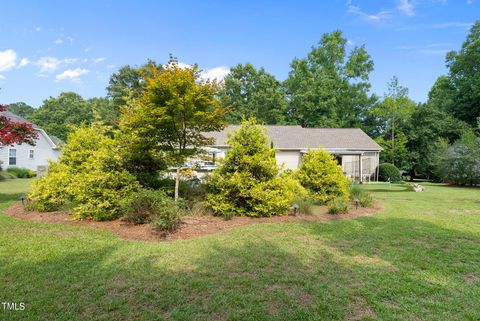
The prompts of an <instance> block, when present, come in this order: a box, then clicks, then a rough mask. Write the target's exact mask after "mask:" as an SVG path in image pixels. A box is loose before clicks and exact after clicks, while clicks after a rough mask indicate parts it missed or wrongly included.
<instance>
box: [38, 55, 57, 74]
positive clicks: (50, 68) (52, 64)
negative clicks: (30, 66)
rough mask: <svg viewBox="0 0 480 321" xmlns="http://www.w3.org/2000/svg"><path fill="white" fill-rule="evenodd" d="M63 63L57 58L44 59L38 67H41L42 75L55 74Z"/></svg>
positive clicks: (39, 60) (39, 62) (39, 61)
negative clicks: (46, 73)
mask: <svg viewBox="0 0 480 321" xmlns="http://www.w3.org/2000/svg"><path fill="white" fill-rule="evenodd" d="M61 63H62V62H61V61H60V60H58V59H57V58H55V57H42V58H40V59H38V60H37V62H36V65H37V66H39V67H40V73H45V72H54V71H55V70H57V68H58V66H59V65H60V64H61Z"/></svg>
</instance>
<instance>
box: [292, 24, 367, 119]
mask: <svg viewBox="0 0 480 321" xmlns="http://www.w3.org/2000/svg"><path fill="white" fill-rule="evenodd" d="M346 45H347V39H345V38H344V37H343V36H342V32H341V31H338V30H337V31H334V32H332V33H330V34H324V35H323V36H322V38H321V40H320V42H319V44H318V46H316V47H313V48H312V50H311V51H310V53H309V54H308V56H307V58H302V59H294V60H293V61H292V63H291V71H290V73H289V76H288V79H287V80H286V81H285V86H286V89H287V94H288V97H289V111H288V115H289V117H290V119H291V120H292V121H294V122H297V123H299V124H300V125H302V126H303V127H361V125H362V119H364V118H365V116H366V113H367V111H368V109H369V108H370V106H371V105H372V103H373V102H372V99H371V98H372V97H370V96H369V94H368V91H369V89H370V83H369V81H368V77H369V74H370V72H371V71H372V70H373V61H372V59H371V57H370V55H369V54H368V53H367V51H366V50H365V47H364V46H361V47H355V48H353V49H352V50H351V52H350V53H349V54H348V56H347V50H346Z"/></svg>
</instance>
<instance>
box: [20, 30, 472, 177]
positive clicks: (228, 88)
mask: <svg viewBox="0 0 480 321" xmlns="http://www.w3.org/2000/svg"><path fill="white" fill-rule="evenodd" d="M479 52H480V21H478V22H477V23H475V25H474V26H473V27H472V28H471V30H470V33H469V34H468V36H467V39H466V40H465V42H464V43H463V45H462V47H461V48H460V50H458V51H451V52H450V53H448V54H447V56H446V66H447V68H448V73H447V74H446V75H441V76H439V78H438V79H437V81H436V82H435V84H434V85H433V87H432V89H431V90H430V93H429V99H428V101H427V102H426V103H415V102H414V101H412V100H411V99H410V98H409V95H408V89H407V88H405V87H403V86H401V85H400V83H399V80H398V79H397V78H396V77H392V79H391V81H390V82H389V84H388V90H387V92H386V93H385V95H384V96H383V97H379V96H377V95H375V94H371V93H370V88H371V84H370V82H369V75H370V73H371V72H372V71H373V69H374V62H373V60H372V58H371V56H370V55H369V54H368V52H367V50H366V49H365V47H364V46H357V47H354V48H352V49H351V50H348V47H347V40H346V38H344V37H343V36H342V33H341V31H334V32H332V33H328V34H324V35H323V36H322V38H321V40H320V41H319V43H318V44H317V45H316V46H314V47H312V49H311V51H310V52H309V53H308V54H307V56H306V57H305V58H300V59H297V58H296V59H294V60H293V61H292V62H291V70H290V72H289V75H288V77H287V79H286V80H285V81H283V82H281V81H279V80H277V79H276V78H275V77H274V76H273V75H272V74H270V73H268V72H267V71H266V70H265V69H264V68H259V69H258V68H255V67H254V66H252V65H251V64H249V63H246V64H239V65H237V66H235V67H232V68H231V72H230V74H229V75H227V76H226V78H225V79H224V82H223V84H222V86H221V90H220V92H218V95H217V96H218V99H219V101H220V103H221V105H222V106H223V108H225V109H228V113H227V114H226V120H227V122H228V123H233V124H238V123H240V122H241V120H242V118H243V117H247V118H248V117H256V118H257V120H258V121H259V122H262V123H264V124H268V125H271V124H287V125H301V126H303V127H359V128H362V129H363V130H364V131H365V132H367V133H368V134H369V135H370V136H371V137H374V138H375V140H376V141H377V142H378V143H379V144H380V145H381V146H382V147H383V148H384V152H382V153H381V158H382V159H381V160H382V161H383V162H389V163H392V164H394V165H395V166H397V167H399V168H400V169H402V170H403V171H404V172H407V173H408V174H409V175H410V176H411V177H412V178H413V177H425V178H437V179H447V178H446V177H445V176H444V177H440V175H439V174H438V173H439V172H440V170H439V166H440V165H439V160H438V157H436V153H437V151H438V146H439V144H444V145H445V144H446V145H447V146H449V150H451V149H454V148H455V145H454V143H455V142H457V141H459V140H460V139H461V138H462V137H466V136H469V137H476V138H474V140H475V139H477V140H478V134H479V131H480V127H479V126H480V125H479V124H480V72H479V70H480V56H479V54H478V53H479ZM162 68H163V66H162V64H157V63H156V62H154V61H148V63H147V64H145V65H144V66H140V67H132V66H125V67H122V68H121V69H120V70H119V71H118V72H116V73H114V74H113V75H112V76H111V78H110V82H109V86H108V87H107V97H106V98H93V99H89V100H84V99H83V98H82V97H80V96H79V95H77V94H74V93H62V94H61V95H60V96H59V97H58V98H49V99H47V100H45V101H44V103H43V105H42V106H40V108H38V109H33V108H31V107H29V106H26V105H25V104H22V103H18V104H12V105H10V109H11V110H12V111H13V112H16V113H18V114H19V115H22V116H24V117H26V118H27V119H28V120H30V121H32V122H34V123H36V124H38V125H39V126H42V127H43V128H45V130H47V131H48V132H49V133H51V134H53V135H56V136H58V137H60V138H62V139H65V138H66V135H67V133H68V131H69V128H70V127H71V126H77V125H78V124H80V123H82V122H84V123H87V124H88V123H91V122H94V121H98V120H102V121H104V122H105V123H107V124H110V125H113V126H115V125H116V124H117V121H118V115H119V110H120V109H121V108H123V107H122V106H124V105H125V104H126V102H127V101H128V99H129V98H132V97H133V98H135V97H139V96H140V95H141V93H142V91H143V90H144V88H145V85H146V84H145V81H144V79H145V77H146V76H149V75H148V73H152V72H155V71H160V70H162ZM465 139H466V138H465ZM440 142H442V143H440ZM450 146H451V147H450ZM442 166H444V165H442ZM479 183H480V182H479ZM477 184H478V183H477Z"/></svg>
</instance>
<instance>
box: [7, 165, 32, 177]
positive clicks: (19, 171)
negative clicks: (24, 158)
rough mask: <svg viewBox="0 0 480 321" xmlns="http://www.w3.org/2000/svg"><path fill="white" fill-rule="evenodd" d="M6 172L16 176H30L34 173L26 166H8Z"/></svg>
mask: <svg viewBox="0 0 480 321" xmlns="http://www.w3.org/2000/svg"><path fill="white" fill-rule="evenodd" d="M6 172H7V173H10V174H12V175H14V176H15V177H16V178H32V177H35V175H36V173H35V172H34V171H32V170H31V169H28V168H18V167H9V168H7V170H6Z"/></svg>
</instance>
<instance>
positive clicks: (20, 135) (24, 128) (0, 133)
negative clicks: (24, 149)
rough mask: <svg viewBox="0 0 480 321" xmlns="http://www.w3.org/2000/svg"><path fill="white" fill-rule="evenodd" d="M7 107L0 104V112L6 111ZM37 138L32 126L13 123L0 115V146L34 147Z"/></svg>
mask: <svg viewBox="0 0 480 321" xmlns="http://www.w3.org/2000/svg"><path fill="white" fill-rule="evenodd" d="M7 107H8V106H7V105H1V104H0V112H5V111H7ZM37 138H38V135H37V133H36V132H35V129H33V126H32V124H28V123H21V122H15V121H12V120H11V119H9V118H8V117H7V116H6V115H4V114H0V145H1V146H8V145H14V144H22V143H27V144H30V145H35V140H36V139H37Z"/></svg>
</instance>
